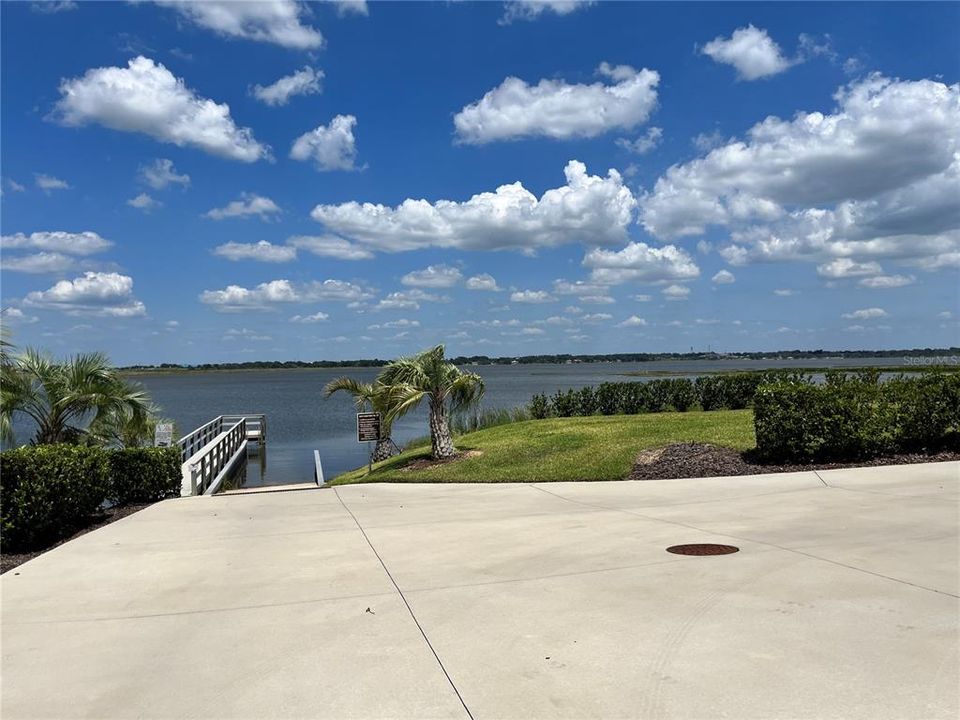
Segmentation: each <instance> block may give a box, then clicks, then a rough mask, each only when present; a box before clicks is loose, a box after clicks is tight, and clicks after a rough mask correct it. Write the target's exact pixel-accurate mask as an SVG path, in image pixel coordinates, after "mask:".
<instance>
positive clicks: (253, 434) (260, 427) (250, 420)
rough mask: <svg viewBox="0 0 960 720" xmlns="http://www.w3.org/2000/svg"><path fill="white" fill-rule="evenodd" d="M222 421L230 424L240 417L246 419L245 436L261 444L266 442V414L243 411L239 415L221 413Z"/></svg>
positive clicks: (227, 424)
mask: <svg viewBox="0 0 960 720" xmlns="http://www.w3.org/2000/svg"><path fill="white" fill-rule="evenodd" d="M220 417H221V418H223V423H224V425H226V426H230V425H232V424H233V423H235V422H237V421H239V420H240V419H241V418H243V419H245V420H246V421H247V437H248V438H249V439H250V440H257V441H259V442H260V443H261V444H264V443H266V442H267V416H266V415H264V414H263V413H243V414H241V415H221V416H220Z"/></svg>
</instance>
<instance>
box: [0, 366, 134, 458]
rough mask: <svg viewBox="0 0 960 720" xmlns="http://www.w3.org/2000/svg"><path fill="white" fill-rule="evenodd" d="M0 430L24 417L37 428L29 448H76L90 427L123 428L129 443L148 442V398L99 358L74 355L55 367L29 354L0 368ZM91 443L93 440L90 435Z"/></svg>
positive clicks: (94, 438)
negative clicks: (62, 445) (72, 445)
mask: <svg viewBox="0 0 960 720" xmlns="http://www.w3.org/2000/svg"><path fill="white" fill-rule="evenodd" d="M0 372H2V382H0V385H2V398H0V399H2V407H0V417H2V418H3V421H2V424H3V427H4V428H10V427H12V421H13V417H14V416H15V415H16V414H18V413H19V414H23V415H26V416H27V417H29V418H30V419H31V420H32V421H33V422H34V424H35V427H36V429H35V433H34V436H33V442H34V443H36V444H52V443H62V442H73V443H76V442H80V441H81V440H83V439H84V438H85V437H86V436H87V435H88V427H93V428H97V427H100V428H105V427H107V426H109V425H111V424H112V425H114V426H116V427H119V426H125V427H126V429H127V431H128V433H127V438H128V439H130V438H135V439H136V441H137V442H136V444H140V441H141V440H143V441H146V440H145V438H146V437H152V435H146V433H147V430H148V428H149V418H150V415H151V409H152V408H151V405H150V398H149V396H148V395H147V394H146V392H145V391H144V390H143V388H142V387H141V386H140V385H138V384H136V383H131V382H128V381H126V380H125V379H124V378H122V377H121V376H120V374H119V373H118V372H117V371H116V370H114V369H113V368H112V367H111V366H110V363H109V361H108V360H107V357H106V356H105V355H103V354H102V353H86V354H81V355H75V356H74V357H72V358H70V359H68V360H67V361H65V362H57V361H55V360H54V359H53V358H52V357H50V356H49V355H47V354H45V353H42V352H40V351H38V350H34V349H32V348H27V349H26V350H25V351H24V353H23V354H22V355H20V356H19V357H16V358H13V359H12V360H11V361H9V362H8V363H5V364H4V365H3V366H2V368H0ZM91 439H93V440H96V436H95V435H93V436H92V437H91Z"/></svg>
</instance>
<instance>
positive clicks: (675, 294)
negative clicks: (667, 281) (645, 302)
mask: <svg viewBox="0 0 960 720" xmlns="http://www.w3.org/2000/svg"><path fill="white" fill-rule="evenodd" d="M660 292H662V293H663V296H664V297H665V298H666V299H667V300H686V299H687V296H688V295H689V294H690V288H688V287H685V286H683V285H668V286H667V287H665V288H664V289H663V290H661V291H660Z"/></svg>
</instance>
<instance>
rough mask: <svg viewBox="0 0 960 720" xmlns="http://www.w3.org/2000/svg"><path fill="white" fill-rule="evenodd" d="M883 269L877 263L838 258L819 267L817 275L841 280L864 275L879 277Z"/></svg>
mask: <svg viewBox="0 0 960 720" xmlns="http://www.w3.org/2000/svg"><path fill="white" fill-rule="evenodd" d="M882 272H883V268H881V267H880V264H879V263H876V262H862V263H861V262H854V261H853V260H851V259H850V258H837V259H836V260H831V261H830V262H828V263H824V264H822V265H817V274H818V275H819V276H820V277H825V278H830V279H831V280H839V279H842V278H851V277H862V276H864V275H879V274H880V273H882Z"/></svg>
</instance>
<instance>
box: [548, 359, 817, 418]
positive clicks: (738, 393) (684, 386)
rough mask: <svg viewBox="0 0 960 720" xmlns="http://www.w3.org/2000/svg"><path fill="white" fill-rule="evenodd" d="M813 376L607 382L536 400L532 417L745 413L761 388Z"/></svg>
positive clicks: (766, 374)
mask: <svg viewBox="0 0 960 720" xmlns="http://www.w3.org/2000/svg"><path fill="white" fill-rule="evenodd" d="M807 377H808V376H807V375H805V374H804V373H798V372H793V371H780V370H770V371H765V372H741V373H729V374H724V375H706V376H703V377H699V378H697V379H696V381H692V380H689V379H687V378H664V379H660V380H650V381H649V382H618V383H603V384H601V385H598V386H597V387H595V388H594V387H584V388H579V389H575V390H566V391H561V390H558V391H557V393H556V394H555V395H554V396H553V397H547V396H546V395H535V396H534V397H533V400H532V401H531V403H530V415H531V416H532V417H533V418H536V419H543V418H547V417H583V416H588V415H637V414H640V413H653V412H667V411H670V410H677V411H679V412H686V411H687V410H690V409H691V408H694V407H696V406H699V407H700V408H702V409H703V410H740V409H743V408H746V407H750V406H751V405H752V404H753V396H754V393H755V392H756V389H757V387H759V386H760V385H762V384H764V383H769V382H774V381H784V382H798V381H802V380H804V379H805V378H807Z"/></svg>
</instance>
